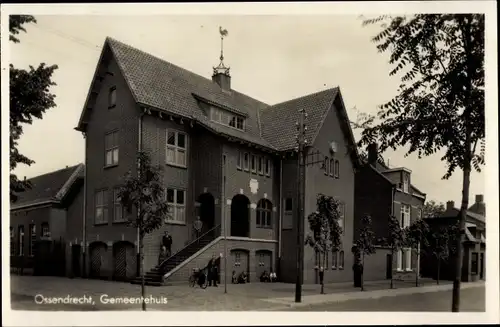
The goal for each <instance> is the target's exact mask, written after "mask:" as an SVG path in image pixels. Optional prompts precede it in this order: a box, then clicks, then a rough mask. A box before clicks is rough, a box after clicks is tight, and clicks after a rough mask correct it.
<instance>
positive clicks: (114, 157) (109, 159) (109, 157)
mask: <svg viewBox="0 0 500 327" xmlns="http://www.w3.org/2000/svg"><path fill="white" fill-rule="evenodd" d="M118 137H119V133H118V131H114V132H110V133H107V134H106V135H105V136H104V146H105V166H106V167H108V166H114V165H118V155H119V146H118V141H119V139H118Z"/></svg>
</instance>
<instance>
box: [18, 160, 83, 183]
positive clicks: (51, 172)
mask: <svg viewBox="0 0 500 327" xmlns="http://www.w3.org/2000/svg"><path fill="white" fill-rule="evenodd" d="M80 165H83V162H80V163H78V164H76V165H73V166H68V167H64V168H59V169H56V170H52V171H49V172H47V173H43V174H41V175H36V176H33V177H30V178H26V179H27V180H32V179H35V178H38V177H43V176H47V175H50V174H54V173H58V172H61V171H63V170H71V169H75V168H76V167H78V166H80Z"/></svg>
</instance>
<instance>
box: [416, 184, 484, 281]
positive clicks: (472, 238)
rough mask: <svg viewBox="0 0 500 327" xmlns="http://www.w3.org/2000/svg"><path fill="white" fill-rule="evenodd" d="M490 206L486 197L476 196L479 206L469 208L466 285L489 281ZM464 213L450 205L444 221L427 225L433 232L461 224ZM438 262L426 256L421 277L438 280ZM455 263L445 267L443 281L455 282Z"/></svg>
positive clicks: (435, 219) (446, 263)
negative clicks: (487, 225)
mask: <svg viewBox="0 0 500 327" xmlns="http://www.w3.org/2000/svg"><path fill="white" fill-rule="evenodd" d="M485 209H486V206H485V203H484V198H483V195H482V194H478V195H476V202H475V203H474V204H473V205H472V206H471V207H470V208H469V210H468V211H467V215H466V221H465V226H466V230H465V240H464V255H463V264H462V281H463V282H471V281H477V280H480V279H486V262H485V260H486V237H485V236H486V216H485V213H486V210H485ZM459 212H460V210H459V209H457V208H455V203H454V202H453V201H448V202H447V203H446V211H445V212H444V213H443V214H442V215H441V216H440V217H433V218H427V219H425V221H426V222H427V224H428V225H429V227H430V229H431V230H436V231H437V230H439V228H440V227H445V226H450V225H453V224H458V221H459V216H458V215H459ZM436 263H437V261H436V258H435V257H434V256H432V254H431V253H430V251H429V253H428V254H424V253H423V254H422V260H421V269H420V271H421V274H422V276H424V277H432V278H436V276H437V270H436ZM454 274H455V272H454V260H453V259H449V260H446V261H444V262H442V263H441V272H440V278H441V279H443V280H453V279H454Z"/></svg>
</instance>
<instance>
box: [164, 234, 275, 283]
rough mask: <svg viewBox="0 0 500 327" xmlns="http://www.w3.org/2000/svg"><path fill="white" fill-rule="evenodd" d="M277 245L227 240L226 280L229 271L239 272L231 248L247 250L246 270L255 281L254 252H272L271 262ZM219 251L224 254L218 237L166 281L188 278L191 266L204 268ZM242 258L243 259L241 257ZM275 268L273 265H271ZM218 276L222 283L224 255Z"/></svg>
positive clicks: (251, 279)
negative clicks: (247, 261) (247, 262)
mask: <svg viewBox="0 0 500 327" xmlns="http://www.w3.org/2000/svg"><path fill="white" fill-rule="evenodd" d="M277 247H278V245H277V244H276V243H274V242H257V241H240V240H230V239H228V240H227V274H228V276H227V282H228V283H230V282H231V273H232V271H233V270H235V271H236V273H237V274H238V273H241V268H240V267H235V266H234V260H233V258H232V256H231V251H232V250H245V251H248V259H249V264H248V270H249V273H250V274H249V276H250V282H257V281H258V279H259V277H260V276H257V273H256V268H257V264H258V261H257V260H258V258H257V257H256V252H257V251H259V250H268V251H271V252H272V262H273V263H274V262H275V261H276V260H275V259H276V251H277ZM220 253H222V254H223V256H224V240H223V238H219V239H217V240H215V241H214V242H213V243H211V245H210V246H209V247H208V248H207V249H206V250H205V251H203V252H202V253H201V254H199V255H198V256H196V257H192V258H191V260H190V261H189V262H187V263H186V264H185V265H183V266H182V268H180V269H179V270H177V271H176V272H174V273H173V274H172V275H170V276H169V277H168V278H167V279H166V282H167V283H168V282H182V281H186V283H187V282H188V280H189V276H190V275H191V274H192V272H193V268H204V267H205V266H206V265H207V264H208V262H209V260H210V259H211V258H212V256H213V255H216V256H218V255H220ZM242 260H244V259H242ZM273 269H275V266H273ZM220 274H221V276H220V278H221V282H222V283H224V274H225V272H224V257H223V258H222V259H221V270H220Z"/></svg>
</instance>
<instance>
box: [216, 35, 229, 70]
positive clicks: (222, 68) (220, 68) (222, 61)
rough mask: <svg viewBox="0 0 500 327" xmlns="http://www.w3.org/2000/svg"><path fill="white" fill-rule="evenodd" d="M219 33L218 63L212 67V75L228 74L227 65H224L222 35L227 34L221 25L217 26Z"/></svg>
mask: <svg viewBox="0 0 500 327" xmlns="http://www.w3.org/2000/svg"><path fill="white" fill-rule="evenodd" d="M219 33H220V58H219V59H220V63H219V65H218V66H217V67H214V75H217V74H224V75H229V67H226V66H225V65H224V37H226V36H227V35H228V32H227V30H226V29H223V28H222V26H219Z"/></svg>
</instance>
